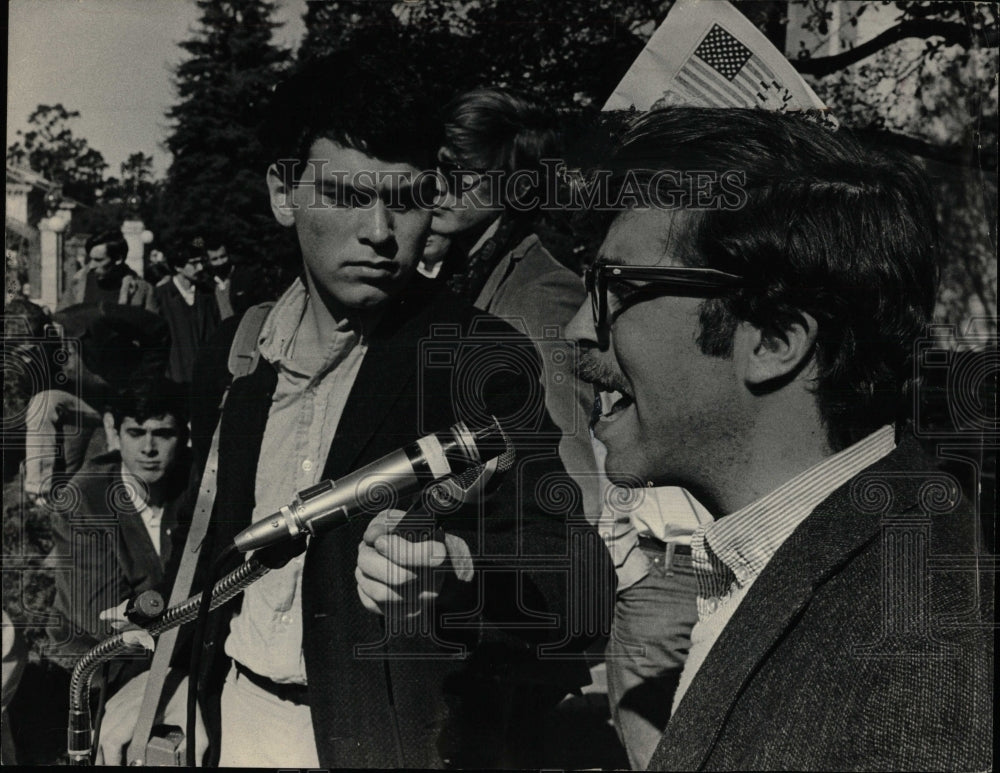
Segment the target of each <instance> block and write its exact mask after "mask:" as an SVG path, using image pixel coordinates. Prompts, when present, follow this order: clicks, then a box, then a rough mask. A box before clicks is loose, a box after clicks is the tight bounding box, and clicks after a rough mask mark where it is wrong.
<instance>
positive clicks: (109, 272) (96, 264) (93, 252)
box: [89, 244, 121, 280]
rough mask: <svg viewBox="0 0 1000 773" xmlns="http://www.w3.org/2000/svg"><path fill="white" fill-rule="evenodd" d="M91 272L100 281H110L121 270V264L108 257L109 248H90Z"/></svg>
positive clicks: (101, 245)
mask: <svg viewBox="0 0 1000 773" xmlns="http://www.w3.org/2000/svg"><path fill="white" fill-rule="evenodd" d="M89 259H90V270H91V271H93V272H94V276H96V277H97V278H98V279H102V280H103V279H110V278H112V277H113V276H114V275H115V273H116V272H117V271H119V270H121V263H120V262H119V263H115V262H114V261H113V260H112V259H111V258H110V257H108V246H107V245H106V244H98V245H95V246H94V247H91V248H90V256H89Z"/></svg>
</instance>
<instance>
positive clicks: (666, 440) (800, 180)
mask: <svg viewBox="0 0 1000 773" xmlns="http://www.w3.org/2000/svg"><path fill="white" fill-rule="evenodd" d="M612 171H613V172H614V173H615V178H614V180H613V181H612V185H611V186H610V191H609V192H608V194H607V195H608V196H609V198H610V199H611V200H612V201H613V200H614V199H615V197H616V194H617V192H618V191H620V190H622V189H623V187H622V186H623V184H626V185H627V186H628V190H629V191H632V192H634V191H637V190H638V191H640V194H641V195H640V196H635V195H632V194H631V193H630V194H629V196H628V198H629V199H630V204H629V205H626V206H625V207H624V208H621V209H619V211H618V212H616V213H614V215H613V220H612V221H611V223H610V227H609V229H608V232H607V236H606V238H605V240H604V243H603V244H602V246H601V249H600V253H599V256H598V259H597V262H596V263H595V265H594V266H593V267H592V268H591V269H590V270H589V272H588V285H589V287H590V293H591V296H592V297H591V300H588V301H587V302H586V303H585V304H583V305H582V306H581V308H580V310H579V312H578V313H577V315H576V317H575V318H574V320H573V321H572V323H571V324H570V330H569V332H570V335H571V336H572V337H573V338H575V339H576V340H577V341H578V343H579V344H580V346H581V347H583V349H584V353H583V364H582V373H583V377H584V379H585V380H586V381H589V382H592V383H593V384H594V385H595V387H596V388H597V389H598V390H599V391H600V398H601V408H602V416H601V418H600V419H599V420H598V422H597V425H596V428H595V434H596V436H597V437H598V438H599V439H600V440H601V442H603V443H604V445H605V446H606V447H607V449H608V456H607V471H608V474H609V476H610V477H611V479H612V480H616V481H619V482H621V483H622V484H623V485H630V482H631V481H635V480H636V479H638V480H640V481H649V485H662V484H666V485H678V486H684V487H685V488H687V489H688V490H690V491H691V492H692V493H694V494H695V496H697V497H698V499H699V500H700V501H701V502H703V503H704V504H705V505H706V507H708V508H709V510H710V511H711V512H712V514H713V515H714V516H715V520H714V521H713V522H712V523H708V524H703V525H701V526H699V527H698V528H697V529H696V530H695V532H694V534H693V535H692V537H691V553H692V563H693V566H694V569H695V572H696V574H697V577H698V599H697V604H698V622H697V623H696V625H695V627H694V629H693V631H692V633H691V648H690V652H689V654H688V657H687V660H686V662H685V665H684V670H683V672H682V673H681V676H680V682H679V685H678V687H677V691H676V693H675V695H674V699H673V706H672V711H673V714H672V716H671V718H670V721H669V723H668V724H667V727H666V731H665V733H664V735H663V738H662V740H661V741H660V744H659V746H658V747H657V749H656V751H655V753H654V754H653V757H652V760H651V762H650V764H649V767H650V769H666V770H942V769H948V770H983V769H986V768H988V767H989V766H990V764H991V747H992V744H991V735H992V725H993V723H992V716H991V715H992V686H991V682H992V640H993V637H992V631H991V622H992V587H993V582H992V577H991V572H990V571H989V568H988V567H989V566H990V564H989V562H988V561H986V560H985V558H984V556H983V555H982V554H983V552H984V551H983V547H982V544H981V537H980V530H979V528H978V526H979V524H978V519H977V516H976V513H975V511H974V508H973V507H972V506H971V505H969V504H968V503H967V502H965V501H963V500H962V498H961V494H960V491H959V489H958V486H957V485H956V483H955V481H954V479H952V478H950V477H949V476H946V475H943V474H942V473H940V472H939V471H937V470H936V469H935V464H934V460H933V459H929V458H927V457H925V456H924V455H923V454H922V452H921V450H920V447H919V446H918V444H917V442H916V440H915V438H914V437H913V434H912V428H911V427H909V426H908V424H907V422H906V421H905V416H906V415H907V414H906V412H905V411H906V407H907V402H906V396H907V387H908V386H909V385H910V383H911V380H912V377H913V370H912V368H913V353H914V351H915V345H916V342H917V340H918V338H919V337H920V336H921V335H922V334H923V332H924V326H925V324H926V322H927V321H928V319H929V317H930V313H931V311H932V309H933V306H934V300H935V290H936V281H937V268H936V265H935V259H936V239H935V232H934V225H933V224H934V209H933V207H932V206H931V202H930V199H929V195H928V191H927V188H926V185H925V183H924V181H923V179H922V177H921V175H920V173H919V171H918V170H917V169H916V168H915V167H914V165H913V164H912V163H910V162H908V161H906V160H900V159H892V160H889V159H886V158H883V157H881V156H877V155H875V154H872V153H869V152H866V151H865V150H863V149H862V148H861V147H860V146H859V145H858V144H857V143H856V142H855V141H853V139H852V138H851V137H850V136H848V135H847V134H846V132H844V131H840V132H837V133H834V132H831V131H829V130H828V129H826V128H824V127H822V126H820V125H818V124H816V123H812V122H809V121H807V120H806V119H805V118H803V117H801V116H794V115H782V114H776V113H769V112H765V111H761V110H722V109H714V110H709V109H696V108H671V109H666V110H659V111H653V112H651V113H649V114H647V115H646V116H644V117H643V118H642V119H640V120H639V121H637V122H636V123H635V124H634V125H633V126H632V128H631V129H630V131H629V132H628V134H627V135H626V136H625V138H624V139H623V141H622V145H621V147H620V150H619V151H618V154H617V156H616V157H615V158H614V159H613V161H612ZM631 485H634V484H631ZM945 556H947V558H944V557H945ZM939 557H940V558H939ZM959 567H961V569H959ZM627 699H628V696H627V695H626V696H625V698H624V700H627Z"/></svg>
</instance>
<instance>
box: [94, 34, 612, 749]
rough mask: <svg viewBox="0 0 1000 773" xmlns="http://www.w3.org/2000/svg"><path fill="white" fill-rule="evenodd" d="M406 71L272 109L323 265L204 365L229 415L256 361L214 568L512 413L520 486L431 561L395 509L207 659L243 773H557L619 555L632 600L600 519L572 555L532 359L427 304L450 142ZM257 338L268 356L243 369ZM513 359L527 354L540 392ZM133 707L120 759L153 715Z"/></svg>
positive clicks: (523, 344) (367, 57)
mask: <svg viewBox="0 0 1000 773" xmlns="http://www.w3.org/2000/svg"><path fill="white" fill-rule="evenodd" d="M385 61H386V60H385V59H384V58H382V57H377V56H375V55H374V54H372V53H365V52H361V51H354V50H345V51H341V52H338V53H337V54H334V55H332V56H330V57H328V58H323V59H318V60H313V61H312V62H309V63H306V64H304V65H302V66H301V68H300V69H299V70H298V71H297V72H296V73H295V74H293V75H292V76H291V77H290V78H289V79H288V81H287V82H286V83H285V84H283V86H281V87H280V88H279V89H278V91H277V92H276V94H275V95H274V97H273V102H272V103H271V105H270V107H269V110H270V115H271V120H270V122H269V124H268V126H267V127H266V128H265V131H264V134H263V137H264V141H265V144H266V146H267V147H268V148H270V149H271V154H272V157H273V158H274V159H275V163H274V164H273V165H271V166H270V167H269V168H268V170H267V174H266V181H267V186H268V189H269V192H270V202H271V208H272V211H273V213H274V216H275V218H276V220H277V222H278V223H279V224H280V225H281V226H284V227H286V228H290V229H294V232H295V234H296V235H297V237H298V242H299V245H300V247H301V253H302V261H303V268H302V274H301V277H300V278H299V279H298V280H297V281H295V282H294V283H293V284H292V286H291V287H290V288H289V289H288V290H287V291H286V292H285V293H284V294H283V295H282V296H281V298H280V299H279V300H278V301H277V303H276V304H274V305H273V307H271V308H269V309H267V308H266V307H265V308H264V309H257V310H254V312H255V313H254V315H251V314H249V313H248V314H247V315H245V316H244V320H253V319H254V317H256V318H257V321H256V323H255V325H256V326H255V327H253V328H252V329H249V330H248V329H247V328H245V327H242V325H243V324H244V323H243V322H237V320H236V319H235V318H234V319H232V320H227V321H226V322H225V323H223V326H222V327H221V328H220V331H219V335H218V336H217V338H216V339H215V340H214V341H213V342H212V343H211V345H210V346H208V347H206V348H205V350H204V351H203V353H202V355H201V356H200V358H199V365H198V372H197V374H196V383H197V384H198V385H201V384H205V385H207V387H206V389H201V388H200V387H199V388H198V389H197V390H196V391H197V393H198V394H199V395H201V394H205V395H206V399H205V400H204V401H202V403H203V404H204V405H211V404H215V403H216V400H215V399H214V397H213V395H214V394H217V392H218V390H217V389H215V388H214V387H215V385H216V384H218V383H219V382H220V380H221V379H220V378H219V376H218V374H219V372H221V371H222V369H223V368H225V363H226V362H227V359H231V358H230V357H228V355H235V356H234V357H233V358H234V359H237V360H240V359H244V357H245V358H246V359H251V360H252V359H254V358H256V362H255V364H254V365H253V366H250V369H249V372H248V373H244V374H242V375H241V376H240V377H238V378H236V379H235V380H233V382H232V384H231V386H230V388H229V393H228V397H227V399H226V402H225V405H224V408H223V410H222V412H221V417H220V419H219V423H218V428H219V441H218V443H219V445H218V465H219V466H218V481H217V495H216V497H215V511H214V515H213V519H212V524H213V531H212V532H211V533H212V535H213V536H212V537H211V540H212V546H213V547H214V550H212V551H209V550H206V549H204V548H203V554H204V555H203V556H202V558H203V559H204V561H205V563H206V565H207V563H209V561H208V560H209V559H210V558H211V556H212V554H213V553H215V552H217V551H218V550H221V549H222V548H224V547H225V546H226V545H228V544H230V543H231V541H232V539H233V536H234V535H235V534H236V533H237V532H238V531H239V530H241V529H243V528H244V527H246V526H248V525H249V524H250V523H251V522H252V521H259V520H260V519H263V518H265V517H267V516H268V515H270V514H271V513H273V512H275V511H277V510H278V509H279V508H281V507H284V506H286V505H287V504H289V503H290V502H291V501H292V498H293V497H294V496H295V495H296V492H299V491H302V490H303V489H305V488H308V487H311V486H314V485H315V484H316V483H318V482H319V481H321V480H323V479H332V480H336V479H338V478H340V477H341V476H343V475H344V474H345V473H347V472H349V471H351V470H354V469H356V468H358V467H359V466H361V465H364V464H366V463H368V462H371V461H373V460H376V459H379V458H381V457H382V456H384V455H385V454H387V453H390V452H392V451H394V450H396V449H398V448H400V447H402V446H405V445H407V444H409V443H412V442H414V441H415V440H416V439H417V438H419V437H420V436H422V435H426V434H427V433H429V432H433V431H438V430H442V429H443V428H446V427H448V426H450V425H453V424H454V423H455V422H456V421H457V420H459V419H463V420H465V421H466V422H469V423H470V424H471V425H472V426H479V425H480V424H482V423H483V422H489V421H490V418H489V417H490V416H496V417H498V418H499V419H500V421H501V422H502V423H503V426H504V427H505V431H506V432H507V434H508V436H509V437H510V439H511V442H512V443H513V445H514V449H515V454H516V456H517V460H518V465H519V466H518V471H517V474H516V476H511V477H509V478H507V479H505V480H502V481H498V483H499V484H500V485H499V487H498V488H497V490H496V492H495V494H494V495H493V496H492V497H491V498H489V499H487V500H485V501H483V502H482V503H479V504H477V503H472V504H471V505H470V506H466V507H460V508H459V509H458V510H457V511H456V512H455V513H453V514H452V515H450V516H449V515H446V514H445V513H438V516H439V521H438V524H439V527H440V528H439V529H438V530H435V531H434V535H433V538H431V539H427V540H425V541H416V542H409V541H408V540H406V539H404V538H403V537H401V536H400V535H399V534H395V533H392V530H393V527H394V526H395V525H396V521H398V513H397V511H395V510H392V509H390V510H386V511H381V510H382V508H385V507H386V505H387V504H389V502H388V501H386V500H381V501H373V502H372V503H371V505H370V506H369V507H368V510H367V516H366V517H363V516H359V517H357V518H355V519H352V520H351V521H350V522H348V523H347V524H346V525H344V526H342V527H341V528H338V529H334V530H330V531H326V532H322V531H321V532H320V533H318V534H315V535H313V536H312V537H311V538H310V539H309V541H308V549H307V550H306V552H305V554H304V555H302V554H299V555H296V556H295V557H293V558H290V559H289V560H288V563H287V564H286V565H285V566H283V567H282V568H279V569H275V570H272V571H271V572H269V573H268V574H267V575H265V576H264V577H263V578H262V579H261V580H260V581H258V582H257V583H255V584H253V585H251V586H249V587H248V589H247V590H246V592H245V593H244V594H243V596H242V602H241V605H240V607H239V610H238V611H237V612H235V613H231V614H228V615H222V616H220V618H219V625H221V628H218V627H215V628H212V630H210V631H209V632H208V634H207V636H206V640H207V641H206V644H205V648H204V651H203V652H202V658H203V663H204V664H205V667H206V668H207V673H205V674H204V675H203V676H202V677H201V678H200V679H199V688H200V689H202V690H203V694H204V697H205V699H206V702H205V703H204V704H203V708H204V709H205V711H206V720H207V724H208V725H209V727H210V728H211V729H212V730H213V732H218V731H221V749H220V748H219V747H218V746H217V745H214V744H213V749H218V752H219V754H221V759H220V764H221V765H253V766H272V765H273V766H277V767H287V766H292V767H310V768H315V767H320V766H322V767H383V768H385V767H441V766H445V765H451V766H465V767H495V766H521V765H524V764H527V765H534V766H537V764H538V762H537V761H538V759H539V758H540V750H539V747H538V742H539V740H540V739H538V738H537V735H538V723H537V718H538V717H539V715H540V713H541V712H542V711H543V710H544V709H546V708H548V707H551V706H553V705H554V704H556V703H557V702H558V701H559V700H560V699H561V698H562V697H563V696H565V695H566V694H567V693H568V692H569V691H571V690H573V689H574V688H575V687H578V686H579V685H581V684H584V683H586V681H588V680H589V675H588V673H587V670H586V667H585V665H584V664H583V662H582V661H580V660H575V659H573V658H571V657H569V656H568V655H569V654H570V653H571V652H573V651H575V650H576V648H578V647H579V646H581V642H582V641H584V640H586V639H587V638H588V636H589V635H590V634H589V632H588V630H587V629H586V626H582V624H581V623H580V622H579V621H578V620H576V619H575V618H574V617H573V614H574V610H578V609H579V608H580V607H581V605H583V604H585V603H587V602H588V597H586V596H585V595H584V594H583V591H582V588H581V587H579V586H578V582H577V581H578V580H579V579H580V575H581V574H582V568H583V565H584V564H585V563H586V562H584V561H583V560H582V558H581V557H580V555H579V551H584V552H585V553H586V555H588V556H589V555H593V556H596V558H595V560H594V561H593V562H592V563H590V564H588V565H587V571H588V572H595V573H599V572H600V570H601V568H602V567H603V568H605V569H606V571H605V572H604V573H603V575H602V577H603V580H604V582H606V583H607V589H605V590H606V592H605V594H604V596H602V599H607V598H608V595H609V593H610V586H611V583H612V582H613V574H612V572H611V571H610V565H609V564H608V562H606V561H603V556H604V554H605V551H604V549H603V546H602V545H601V544H600V542H599V538H598V537H597V535H596V533H595V532H594V531H593V530H592V529H591V528H590V527H589V526H587V524H586V522H585V521H583V520H582V519H578V520H579V521H580V523H578V524H576V528H577V529H579V534H580V535H581V538H580V539H572V540H570V539H569V538H568V531H569V530H570V529H571V527H573V525H574V522H573V521H571V520H568V518H567V516H568V515H569V513H567V511H566V509H565V508H566V503H565V501H564V500H563V499H562V498H561V497H560V496H559V495H558V494H559V492H564V493H569V495H570V499H574V498H575V499H577V500H578V499H579V495H578V494H575V495H574V494H573V492H572V486H573V484H572V482H571V481H569V480H568V479H567V478H566V477H565V470H564V469H563V468H562V465H561V464H560V462H559V459H558V455H557V453H556V442H557V441H556V439H555V438H557V437H558V434H557V432H556V431H555V427H554V425H553V424H552V422H551V419H550V418H549V417H548V414H547V413H546V411H545V409H544V404H543V397H542V395H541V394H540V390H538V388H537V383H538V382H537V378H538V376H537V373H538V369H540V367H541V366H540V364H539V363H538V361H537V356H536V354H535V350H534V348H533V346H532V345H531V344H530V343H529V342H528V340H527V339H526V338H525V337H523V336H522V335H519V334H518V333H517V332H516V331H514V330H513V329H511V328H510V326H508V325H506V324H505V323H503V322H501V321H500V320H497V319H496V318H493V317H490V316H487V315H484V316H481V317H478V318H477V319H475V322H476V323H477V324H476V325H475V328H474V331H472V328H473V322H474V316H475V314H474V310H473V309H472V307H471V306H469V305H468V304H466V303H462V302H457V301H456V300H455V298H454V297H453V296H451V295H450V293H444V294H439V295H437V296H433V297H432V296H431V295H429V294H428V292H427V291H426V288H424V287H422V286H419V285H420V283H421V282H422V280H421V279H420V278H419V277H417V276H415V274H416V266H417V263H418V261H419V260H420V257H421V255H422V253H423V249H424V242H425V239H426V236H427V233H428V230H429V226H430V220H431V211H430V207H431V206H432V205H433V200H434V197H435V190H436V178H435V175H434V174H427V173H425V172H426V171H427V170H428V167H429V166H430V164H431V158H432V153H433V147H434V145H433V138H434V135H435V133H436V130H435V125H434V122H433V120H432V114H433V111H432V110H431V108H430V106H429V105H428V104H426V103H425V102H424V101H423V100H424V97H422V96H420V95H419V93H418V91H417V90H415V89H414V88H413V82H414V81H413V78H414V76H413V74H412V73H410V71H409V70H408V68H407V66H406V64H405V59H404V58H403V57H397V58H392V59H391V61H393V62H394V67H393V68H391V69H389V70H387V69H386V68H385V66H384V65H385ZM257 311H262V312H264V313H265V314H266V316H264V317H263V318H262V317H261V315H259V314H257V313H256V312H257ZM241 327H242V329H241ZM462 331H466V333H465V334H462ZM247 333H248V334H247ZM231 341H234V343H233V344H230V342H231ZM246 341H249V342H250V344H251V350H250V351H248V350H245V349H242V348H240V349H238V350H236V351H235V352H234V350H233V348H232V347H233V346H235V345H236V344H237V343H239V342H246ZM428 347H429V348H428ZM507 347H514V348H515V349H516V350H517V351H519V352H521V353H522V356H523V358H526V360H527V362H526V365H525V368H523V369H521V371H523V372H519V370H518V369H515V368H512V367H510V363H509V360H508V359H507V357H506V352H507ZM248 354H249V355H250V356H249V357H246V355H248ZM473 365H474V366H475V369H474V371H470V370H469V367H471V366H473ZM471 372H474V373H475V374H476V377H475V378H474V379H472V380H471V381H470V379H469V378H468V375H469V374H470V373H471ZM463 374H464V375H463ZM215 427H216V421H215V418H214V417H208V416H206V417H202V418H200V419H197V420H196V421H194V422H193V432H194V435H193V440H194V448H195V454H196V459H198V460H204V459H206V458H207V457H209V451H208V442H207V441H208V439H209V438H210V437H211V435H212V432H213V429H214V428H215ZM553 487H554V488H553ZM567 487H568V488H567ZM524 492H528V493H524ZM376 499H377V498H376ZM456 504H458V503H456ZM282 547H283V548H284V547H285V546H282ZM291 547H292V548H294V549H295V550H297V551H301V550H302V549H303V548H305V547H306V545H305V542H303V541H301V540H300V541H298V542H295V543H293V544H292V546H291ZM259 552H260V551H259ZM263 552H264V553H265V554H266V553H267V551H263ZM286 558H287V556H286ZM234 565H236V564H235V563H232V562H230V563H229V564H228V566H229V567H230V568H231V567H232V566H234ZM403 566H405V567H407V568H405V569H404V568H403ZM223 568H225V567H223ZM601 587H602V588H603V586H601ZM380 589H385V590H386V593H385V594H383V593H382V592H380ZM394 599H397V600H398V599H414V600H415V601H416V603H418V604H419V605H420V610H419V612H418V611H417V610H413V609H410V608H409V607H408V606H407V605H405V604H400V603H396V601H394ZM406 613H410V615H411V616H409V617H407V616H406ZM230 618H231V619H230ZM406 621H410V623H414V624H415V628H413V629H412V630H408V628H409V625H408V624H407V622H406ZM416 621H422V622H421V623H416ZM421 631H422V633H421ZM227 632H228V635H227ZM546 647H548V648H549V649H546ZM223 652H224V654H223ZM227 671H228V675H226V672H227ZM222 677H225V684H224V686H223V685H222V683H221V678H222ZM217 689H221V720H220V727H213V725H214V724H215V721H214V720H213V719H212V710H211V701H210V700H209V698H210V697H211V696H212V695H213V694H214V692H215V690H217ZM113 708H114V711H112V707H110V706H109V712H108V717H107V718H106V720H105V725H106V727H109V728H111V730H109V731H108V732H106V733H105V736H104V738H102V747H103V748H105V749H106V752H107V755H108V757H109V758H113V757H115V756H116V754H120V747H121V745H123V744H124V743H125V742H126V740H127V738H128V737H129V736H130V734H131V727H130V726H129V723H128V721H127V720H128V718H129V717H131V716H132V715H133V714H134V705H125V704H121V705H117V706H115V707H113ZM133 722H134V720H133ZM116 749H117V751H116Z"/></svg>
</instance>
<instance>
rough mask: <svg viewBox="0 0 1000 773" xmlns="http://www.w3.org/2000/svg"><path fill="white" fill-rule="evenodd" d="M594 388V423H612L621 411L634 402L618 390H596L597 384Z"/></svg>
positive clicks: (630, 397)
mask: <svg viewBox="0 0 1000 773" xmlns="http://www.w3.org/2000/svg"><path fill="white" fill-rule="evenodd" d="M594 387H595V389H594V391H595V395H594V412H593V418H594V419H595V422H596V421H614V420H615V419H617V418H618V416H619V414H620V413H621V412H622V411H624V410H625V409H626V408H628V407H629V406H630V405H632V403H633V402H634V400H633V399H632V396H631V395H628V394H625V393H623V392H619V391H618V390H615V389H611V390H608V389H598V388H597V387H598V385H597V384H595V385H594Z"/></svg>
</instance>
